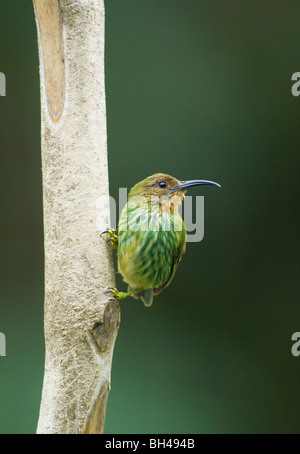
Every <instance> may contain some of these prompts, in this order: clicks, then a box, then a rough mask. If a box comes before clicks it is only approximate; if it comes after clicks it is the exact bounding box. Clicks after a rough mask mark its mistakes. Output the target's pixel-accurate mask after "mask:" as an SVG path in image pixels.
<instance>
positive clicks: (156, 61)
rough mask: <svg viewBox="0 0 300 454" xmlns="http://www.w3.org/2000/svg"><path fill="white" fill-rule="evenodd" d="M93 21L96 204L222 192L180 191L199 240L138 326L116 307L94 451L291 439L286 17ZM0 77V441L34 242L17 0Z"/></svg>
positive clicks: (117, 16)
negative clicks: (103, 172)
mask: <svg viewBox="0 0 300 454" xmlns="http://www.w3.org/2000/svg"><path fill="white" fill-rule="evenodd" d="M105 3H106V89H107V114H108V145H109V174H110V191H111V194H112V195H113V196H114V197H117V196H118V188H119V187H131V186H132V185H133V184H135V183H136V182H137V181H139V180H141V179H143V178H145V177H146V176H148V175H150V174H152V173H154V172H157V171H162V172H167V173H170V174H172V175H174V176H176V177H177V178H179V179H193V178H204V179H213V180H215V181H218V182H220V183H221V184H222V189H221V190H217V189H216V188H211V187H207V188H206V187H204V188H198V189H194V190H193V192H192V191H191V193H193V194H194V195H204V196H205V236H204V240H203V241H202V242H200V243H188V245H187V252H186V254H185V256H184V258H183V260H182V262H181V265H180V267H179V270H178V272H177V275H176V278H175V280H174V281H173V283H172V285H171V286H170V287H169V288H168V289H167V290H165V291H164V292H163V293H162V294H161V295H160V296H158V297H156V298H155V300H154V304H153V306H152V307H151V309H147V308H144V307H143V305H142V304H141V303H140V302H139V301H136V300H134V299H129V300H128V301H127V300H126V301H125V302H124V303H122V304H121V310H122V322H121V326H120V330H119V334H118V338H117V342H116V346H115V352H114V361H113V369H112V389H111V392H110V395H109V401H108V407H107V417H106V427H105V429H106V433H116V434H118V433H119V434H120V433H131V434H134V433H174V434H175V433H186V434H188V433H199V432H200V433H252V432H255V433H278V432H280V433H299V431H300V430H299V429H300V357H298V358H296V357H293V356H292V354H291V346H292V341H291V336H292V334H293V333H294V332H295V331H300V309H299V301H300V299H299V297H300V285H299V271H300V270H299V246H300V244H299V189H300V188H299V168H300V167H299V164H300V163H299V147H300V98H295V97H293V96H292V94H291V86H292V82H291V76H292V74H293V73H294V72H296V71H300V28H299V22H300V3H299V1H298V0H281V1H278V0H260V1H258V0H252V1H245V0H186V1H182V0H143V1H141V0H126V1H124V0H113V1H112V0H111V1H106V2H105ZM0 71H1V72H3V73H5V75H6V80H7V96H6V97H1V98H0V149H1V154H0V186H1V224H0V233H1V236H0V238H1V264H0V267H1V272H0V279H1V292H0V331H1V332H3V333H5V335H6V341H7V356H6V357H0V433H33V432H35V430H36V425H37V420H38V412H39V402H40V397H41V389H42V379H43V365H44V340H43V226H42V186H41V159H40V105H39V73H38V53H37V42H36V28H35V22H34V14H33V8H32V4H31V1H29V0H27V1H24V0H14V1H9V0H1V1H0ZM191 193H190V194H191ZM118 285H119V287H120V288H125V286H124V285H123V284H122V282H121V281H118Z"/></svg>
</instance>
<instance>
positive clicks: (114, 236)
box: [101, 229, 119, 249]
mask: <svg viewBox="0 0 300 454" xmlns="http://www.w3.org/2000/svg"><path fill="white" fill-rule="evenodd" d="M104 234H106V235H108V237H109V238H108V240H107V241H106V242H107V243H109V242H110V241H111V244H112V247H113V249H115V248H116V247H117V246H118V242H119V237H118V235H117V233H116V231H115V229H107V230H104V232H102V233H101V235H104Z"/></svg>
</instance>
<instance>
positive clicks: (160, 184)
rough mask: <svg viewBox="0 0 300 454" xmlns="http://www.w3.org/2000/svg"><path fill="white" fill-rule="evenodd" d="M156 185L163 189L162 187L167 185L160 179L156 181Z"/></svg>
mask: <svg viewBox="0 0 300 454" xmlns="http://www.w3.org/2000/svg"><path fill="white" fill-rule="evenodd" d="M158 186H159V187H160V188H161V189H164V188H166V187H167V183H166V182H165V181H160V182H159V183H158Z"/></svg>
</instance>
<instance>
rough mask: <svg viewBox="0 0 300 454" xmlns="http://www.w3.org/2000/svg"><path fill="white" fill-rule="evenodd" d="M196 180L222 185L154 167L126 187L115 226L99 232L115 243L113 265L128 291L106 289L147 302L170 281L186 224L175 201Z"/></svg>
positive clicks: (120, 297) (183, 244)
mask: <svg viewBox="0 0 300 454" xmlns="http://www.w3.org/2000/svg"><path fill="white" fill-rule="evenodd" d="M200 185H214V186H218V187H221V186H220V185H219V184H218V183H216V182H214V181H209V180H187V181H180V180H178V179H177V178H174V177H172V176H171V175H168V174H166V173H155V174H154V175H151V176H149V177H147V178H145V179H144V180H142V181H140V182H139V183H137V184H136V185H135V186H133V187H132V188H131V190H130V192H129V195H128V201H127V204H126V205H125V207H124V208H123V210H122V212H121V215H120V219H119V224H118V233H117V232H116V231H115V230H114V229H107V230H105V231H104V232H102V234H106V235H107V236H108V239H107V241H108V242H111V244H112V246H113V248H115V249H117V255H118V270H119V273H120V274H121V275H122V277H123V280H124V281H125V282H126V283H127V284H128V291H127V292H120V291H118V290H117V289H116V288H109V289H108V290H107V293H109V294H111V295H113V296H114V297H115V298H116V299H118V300H123V299H124V298H127V297H128V296H133V297H134V298H137V299H141V300H142V301H143V303H144V305H145V306H148V307H149V306H151V305H152V302H153V296H155V295H158V294H159V293H160V292H162V291H163V290H164V289H165V288H166V287H168V286H169V285H170V283H171V281H172V280H173V277H174V275H175V273H176V270H177V268H178V265H179V262H180V260H181V258H182V255H183V254H184V252H185V250H186V228H185V225H184V222H183V219H182V218H181V216H180V214H179V207H180V205H181V203H182V201H183V199H184V196H185V193H186V191H187V189H189V188H190V187H192V186H200Z"/></svg>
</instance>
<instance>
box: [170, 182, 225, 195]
mask: <svg viewBox="0 0 300 454" xmlns="http://www.w3.org/2000/svg"><path fill="white" fill-rule="evenodd" d="M202 184H212V185H214V186H218V187H219V188H220V187H221V185H220V184H219V183H215V182H214V181H209V180H188V181H181V182H180V183H179V184H178V185H177V186H174V187H173V188H171V189H169V191H168V194H173V192H176V191H182V190H183V189H188V188H190V187H191V186H200V185H202Z"/></svg>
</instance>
